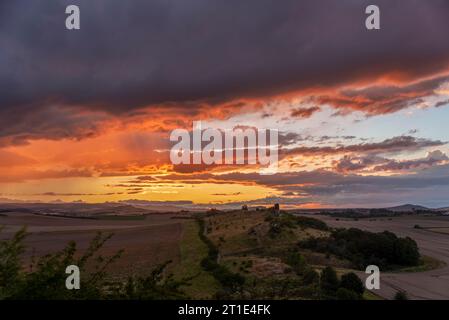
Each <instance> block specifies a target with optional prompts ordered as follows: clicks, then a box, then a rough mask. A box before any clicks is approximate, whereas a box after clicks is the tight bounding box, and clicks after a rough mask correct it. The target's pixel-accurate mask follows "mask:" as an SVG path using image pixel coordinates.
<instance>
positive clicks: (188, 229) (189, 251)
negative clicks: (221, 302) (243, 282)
mask: <svg viewBox="0 0 449 320" xmlns="http://www.w3.org/2000/svg"><path fill="white" fill-rule="evenodd" d="M198 231H199V227H198V224H197V223H196V222H195V221H187V222H186V223H185V224H184V230H183V236H182V239H181V243H180V251H181V261H180V263H179V264H178V265H177V266H176V267H175V268H174V271H173V273H174V277H175V279H177V280H181V279H186V278H189V279H190V278H191V280H189V283H190V285H189V286H183V287H182V288H181V289H182V290H183V291H184V292H185V293H186V294H187V295H188V296H189V297H191V298H196V299H209V298H212V297H213V296H214V294H215V293H216V292H217V290H218V289H219V288H220V285H219V284H218V283H217V281H216V280H215V279H214V277H212V276H211V275H210V274H209V273H208V272H205V271H204V270H203V269H202V268H201V265H200V263H201V260H202V259H203V258H205V257H206V256H207V247H206V245H205V244H204V243H203V242H202V241H201V240H200V239H199V237H198Z"/></svg>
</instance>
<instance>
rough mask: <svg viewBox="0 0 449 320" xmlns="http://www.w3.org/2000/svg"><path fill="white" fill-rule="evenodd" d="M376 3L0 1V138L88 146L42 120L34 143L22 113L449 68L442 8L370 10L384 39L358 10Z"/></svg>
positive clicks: (120, 109)
mask: <svg viewBox="0 0 449 320" xmlns="http://www.w3.org/2000/svg"><path fill="white" fill-rule="evenodd" d="M371 2H372V1H367V0H341V1H334V0H319V1H316V0H306V1H297V0H283V1H278V0H247V1H240V0H226V1H225V0H219V1H210V0H151V1H147V0H145V1H144V0H133V1H120V0H96V1H91V0H70V1H68V0H67V1H65V0H54V1H44V0H33V1H29V0H3V1H1V2H0V48H1V50H0V70H1V73H0V108H1V109H0V117H1V119H3V120H2V122H3V123H2V124H1V129H0V137H5V136H10V135H11V134H10V133H8V132H5V126H6V128H7V127H8V123H10V122H11V121H10V120H9V119H14V120H13V121H14V122H15V123H16V126H19V127H17V128H16V129H17V130H16V131H17V132H19V133H20V132H22V133H23V134H24V135H26V136H29V138H32V137H33V136H34V135H48V136H49V137H50V138H54V139H57V138H60V137H61V135H62V136H63V135H64V134H65V133H66V134H69V135H73V136H75V137H83V135H84V134H85V131H84V130H83V131H82V132H81V133H80V132H78V131H76V130H75V129H71V127H70V125H69V126H68V129H67V130H66V132H65V133H64V132H54V128H53V127H54V126H55V124H52V123H48V124H47V122H48V118H43V119H41V118H37V119H39V121H41V126H43V127H40V128H37V129H36V130H35V131H36V132H30V129H29V128H30V126H31V125H32V123H28V122H26V121H25V117H27V114H29V113H31V114H34V113H35V112H37V113H38V115H40V114H41V113H42V112H43V111H39V109H43V108H49V106H50V107H51V108H54V107H55V106H71V107H77V108H80V107H79V106H83V107H84V108H88V109H97V110H98V109H101V110H106V111H108V112H111V113H116V114H122V113H124V112H129V111H132V110H135V109H136V108H139V107H142V106H148V105H152V104H157V103H167V102H177V103H186V102H189V101H195V100H204V101H207V102H209V103H217V102H223V101H227V100H232V99H234V98H238V97H257V96H260V95H270V94H275V93H282V92H286V91H289V90H299V89H303V88H309V87H316V86H319V87H323V86H324V87H325V86H333V85H338V84H341V83H345V82H348V81H355V80H357V79H359V78H364V79H366V78H367V77H372V76H376V75H380V74H384V73H386V72H402V73H403V74H406V75H407V76H408V77H418V76H422V75H428V74H432V73H434V72H435V71H441V70H439V68H442V67H443V66H444V65H445V64H446V63H447V62H448V60H449V42H448V41H447V31H448V26H449V2H448V1H446V0H431V1H421V0H401V1H399V0H377V1H376V4H378V5H379V6H380V8H381V16H382V29H381V30H380V31H371V32H368V31H367V30H366V29H365V27H364V19H365V14H364V9H365V7H366V6H367V5H368V4H371ZM68 4H77V5H79V6H80V8H81V30H80V31H67V30H66V29H65V23H64V21H65V14H64V12H65V6H66V5H68ZM173 105H176V104H173V103H172V104H167V106H168V107H169V106H173ZM195 106H196V104H186V105H185V107H186V108H191V109H194V108H196V107H195ZM28 117H29V116H28ZM52 121H54V120H52ZM64 122H65V119H62V123H64ZM21 124H23V125H22V126H20V125H21ZM78 125H79V123H78V124H77V126H78ZM59 126H61V125H59ZM81 126H82V125H81ZM86 126H90V124H86ZM49 132H50V133H49ZM12 135H17V133H13V134H12Z"/></svg>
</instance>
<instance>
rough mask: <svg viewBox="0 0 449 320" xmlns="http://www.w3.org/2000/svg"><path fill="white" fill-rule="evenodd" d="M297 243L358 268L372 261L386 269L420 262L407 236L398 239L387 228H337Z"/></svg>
mask: <svg viewBox="0 0 449 320" xmlns="http://www.w3.org/2000/svg"><path fill="white" fill-rule="evenodd" d="M299 245H300V247H303V248H308V249H312V250H315V251H318V252H323V253H331V254H334V255H336V256H338V257H340V258H344V259H347V260H349V261H351V262H352V264H353V265H354V267H356V268H358V269H361V270H363V269H365V268H366V266H368V265H371V264H374V265H377V266H378V267H380V268H381V269H383V270H388V269H395V268H397V267H401V266H416V265H418V264H419V262H420V254H419V250H418V246H417V244H416V242H415V241H414V240H413V239H411V238H409V237H406V238H399V237H397V236H396V235H395V234H394V233H392V232H389V231H384V232H381V233H373V232H368V231H363V230H360V229H356V228H350V229H337V230H334V231H333V232H332V233H331V235H330V236H329V237H328V238H311V239H308V240H305V241H302V242H300V243H299Z"/></svg>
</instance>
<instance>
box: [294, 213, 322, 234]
mask: <svg viewBox="0 0 449 320" xmlns="http://www.w3.org/2000/svg"><path fill="white" fill-rule="evenodd" d="M295 220H296V224H297V225H299V226H301V227H303V228H312V229H317V230H324V231H327V230H329V227H328V226H327V224H326V223H325V222H324V221H321V220H318V219H315V218H310V217H303V216H296V217H295Z"/></svg>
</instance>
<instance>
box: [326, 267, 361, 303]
mask: <svg viewBox="0 0 449 320" xmlns="http://www.w3.org/2000/svg"><path fill="white" fill-rule="evenodd" d="M320 289H321V297H322V298H323V299H331V300H332V299H338V300H360V299H363V292H364V291H365V287H364V286H363V283H362V281H361V280H360V278H359V277H358V276H357V275H356V274H355V273H353V272H350V273H346V274H344V275H342V277H341V279H338V276H337V273H336V272H335V269H334V268H332V267H326V268H324V269H323V270H322V271H321V275H320Z"/></svg>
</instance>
